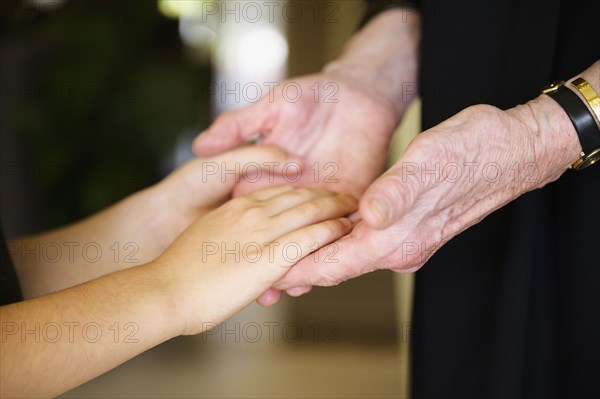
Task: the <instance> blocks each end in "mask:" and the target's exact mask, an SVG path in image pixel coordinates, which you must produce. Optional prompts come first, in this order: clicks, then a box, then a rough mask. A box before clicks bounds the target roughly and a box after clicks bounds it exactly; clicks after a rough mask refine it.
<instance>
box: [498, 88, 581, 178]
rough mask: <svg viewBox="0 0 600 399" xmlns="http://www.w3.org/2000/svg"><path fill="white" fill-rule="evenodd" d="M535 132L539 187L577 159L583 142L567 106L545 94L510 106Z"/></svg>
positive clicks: (534, 160)
mask: <svg viewBox="0 0 600 399" xmlns="http://www.w3.org/2000/svg"><path fill="white" fill-rule="evenodd" d="M507 112H508V113H509V114H512V115H513V116H515V117H516V118H517V119H519V120H520V121H521V122H522V123H523V124H524V126H526V128H527V129H528V130H529V131H530V132H532V133H533V137H534V138H535V139H534V142H533V143H532V145H533V147H534V148H533V154H534V155H533V156H534V158H535V159H533V162H535V164H536V167H537V170H539V171H540V172H541V173H540V175H539V187H543V186H544V185H546V184H548V183H550V182H552V181H554V180H556V179H558V178H559V177H560V176H561V175H562V174H563V173H564V172H565V171H567V170H568V169H569V167H570V166H571V165H572V164H573V163H574V162H576V161H577V160H578V159H579V157H580V153H581V144H580V142H579V137H578V135H577V132H576V131H575V127H574V126H573V123H572V122H571V120H570V119H569V116H568V115H567V113H566V112H565V110H564V109H563V108H562V107H561V106H560V105H559V104H558V103H557V102H556V101H554V100H553V99H552V98H550V97H549V96H547V95H541V96H539V97H538V98H536V99H534V100H531V101H529V102H528V103H527V104H525V105H519V106H517V107H515V108H511V109H509V110H507Z"/></svg>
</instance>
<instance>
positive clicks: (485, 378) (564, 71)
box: [380, 0, 600, 398]
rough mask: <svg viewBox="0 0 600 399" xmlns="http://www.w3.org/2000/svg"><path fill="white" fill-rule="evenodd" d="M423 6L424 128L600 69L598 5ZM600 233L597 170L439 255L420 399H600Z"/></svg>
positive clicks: (420, 309)
mask: <svg viewBox="0 0 600 399" xmlns="http://www.w3.org/2000/svg"><path fill="white" fill-rule="evenodd" d="M380 3H381V2H380ZM419 8H420V10H421V15H422V18H423V37H422V48H421V75H420V90H421V97H422V100H423V127H424V129H427V128H430V127H432V126H434V125H436V124H438V123H439V122H441V121H443V120H445V119H447V118H448V117H450V116H452V115H454V114H456V113H457V112H459V111H460V110H462V109H464V108H465V107H467V106H470V105H473V104H479V103H487V104H492V105H495V106H498V107H501V108H509V107H513V106H515V105H517V104H519V103H524V102H526V101H528V100H530V99H533V98H535V97H537V96H538V95H539V94H538V93H539V90H540V88H541V87H542V86H544V84H545V83H547V82H549V81H551V80H562V79H568V78H571V77H573V76H575V75H577V74H578V73H579V72H581V71H583V70H584V69H586V68H588V67H589V66H590V65H592V64H593V63H594V62H595V61H597V60H598V59H600V40H598V29H599V26H600V25H599V18H600V1H598V0H590V1H567V0H563V1H561V0H544V1H532V0H504V1H463V0H422V1H421V2H420V4H419ZM596 89H598V88H596ZM598 226H600V166H595V167H591V168H588V169H586V170H584V171H582V172H567V173H565V175H564V176H563V177H561V178H560V179H559V180H558V181H557V182H555V183H552V184H550V185H549V186H547V187H545V188H544V189H541V190H537V191H534V192H531V193H528V194H526V195H524V196H522V197H521V198H519V199H518V200H516V201H514V202H513V203H511V204H509V205H508V206H506V207H504V208H502V209H501V210H499V211H497V212H495V213H494V214H492V215H490V216H489V217H487V218H486V219H485V220H484V221H482V222H481V223H479V224H478V225H476V226H474V227H472V228H470V229H469V230H467V231H466V232H464V233H462V234H461V235H459V236H458V237H456V238H455V239H453V240H452V241H451V242H449V243H448V244H447V245H446V246H444V247H443V248H442V249H441V250H440V251H438V252H437V254H436V255H434V256H433V258H432V259H431V260H430V261H429V262H428V263H427V265H425V267H423V268H422V269H421V270H420V271H419V272H417V275H416V289H415V304H414V320H413V331H412V334H413V335H412V350H413V352H412V354H413V363H412V366H413V367H412V393H413V396H414V397H417V398H420V397H440V398H442V397H443V398H448V397H460V398H481V397H492V398H493V397H499V398H514V397H527V398H535V397H539V398H552V397H592V396H594V397H597V395H598V393H600V363H599V359H600V341H599V339H598V337H599V336H600V335H599V332H600V257H599V256H598V254H599V252H598V247H596V245H598V238H599V236H598V228H599V227H598Z"/></svg>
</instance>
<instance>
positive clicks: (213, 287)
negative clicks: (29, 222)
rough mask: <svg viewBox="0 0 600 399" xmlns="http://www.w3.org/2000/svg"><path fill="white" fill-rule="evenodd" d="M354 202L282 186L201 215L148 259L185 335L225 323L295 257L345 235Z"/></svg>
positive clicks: (351, 199) (312, 191) (316, 191)
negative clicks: (161, 279) (153, 259)
mask: <svg viewBox="0 0 600 399" xmlns="http://www.w3.org/2000/svg"><path fill="white" fill-rule="evenodd" d="M356 206H357V201H356V200H355V199H354V198H353V197H351V196H349V195H345V194H334V193H331V192H328V191H325V190H323V189H307V188H300V189H294V188H292V187H289V186H279V187H271V188H267V189H264V190H260V191H256V192H255V193H253V194H251V195H248V196H245V197H240V198H236V199H233V200H231V201H229V202H227V203H226V204H224V205H222V206H221V207H219V208H218V209H216V210H214V211H212V212H210V213H208V214H207V215H205V216H204V217H202V218H200V219H199V220H198V221H197V222H196V223H194V224H193V225H192V226H191V227H190V228H188V229H187V230H186V231H185V232H184V233H183V234H182V235H181V236H180V237H179V238H177V240H175V242H174V243H173V245H171V246H170V247H169V248H168V249H167V250H166V251H165V252H164V253H163V255H161V256H160V257H159V258H158V259H157V261H156V262H155V263H154V264H153V267H155V268H156V273H161V274H163V275H164V279H165V281H166V282H167V289H169V290H171V292H174V293H175V294H174V296H173V297H172V298H173V304H172V307H173V309H174V312H177V314H176V315H175V317H176V320H178V321H181V332H182V334H186V335H189V334H197V333H200V332H203V331H205V330H206V329H208V328H210V327H211V326H213V325H214V323H220V322H222V321H224V320H225V319H227V318H228V317H230V316H231V315H233V314H234V313H236V312H238V311H239V310H241V309H242V308H243V307H245V306H246V305H248V304H249V303H251V302H252V301H253V300H255V299H256V298H257V297H258V296H259V295H260V294H262V293H263V292H264V291H266V290H267V289H269V287H271V285H273V283H274V282H275V281H277V280H278V279H279V278H281V277H282V276H283V275H284V274H285V273H287V271H288V270H289V268H290V267H291V266H293V265H294V264H295V263H296V262H298V261H299V260H300V259H302V258H303V257H305V256H312V255H310V254H311V253H312V252H313V251H315V250H317V249H318V248H321V247H323V246H325V245H327V244H329V243H331V242H333V241H335V240H337V239H338V238H340V237H342V236H344V235H345V234H347V233H348V232H349V231H350V230H351V223H350V222H349V221H348V220H347V219H345V218H342V217H343V216H345V215H348V214H349V213H352V212H354V211H355V210H356ZM340 218H341V219H340ZM330 261H331V262H335V248H332V255H331V259H330ZM324 273H326V271H324Z"/></svg>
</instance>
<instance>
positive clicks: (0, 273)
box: [0, 221, 23, 306]
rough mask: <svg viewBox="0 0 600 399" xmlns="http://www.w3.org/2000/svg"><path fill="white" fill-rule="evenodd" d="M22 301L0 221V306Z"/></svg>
mask: <svg viewBox="0 0 600 399" xmlns="http://www.w3.org/2000/svg"><path fill="white" fill-rule="evenodd" d="M22 300H23V295H21V286H20V285H19V280H18V278H17V273H16V272H15V268H14V267H13V263H12V260H11V259H10V254H9V252H8V247H7V246H6V241H5V240H4V233H3V232H2V222H1V221H0V306H2V305H8V304H11V303H14V302H19V301H22Z"/></svg>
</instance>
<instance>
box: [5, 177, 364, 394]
mask: <svg viewBox="0 0 600 399" xmlns="http://www.w3.org/2000/svg"><path fill="white" fill-rule="evenodd" d="M355 208H356V200H354V199H353V198H352V197H349V196H346V195H338V194H332V193H329V192H326V191H323V190H321V189H292V188H290V187H274V188H269V189H265V190H261V191H257V192H255V193H254V194H252V195H249V196H246V197H240V198H237V199H234V200H231V201H229V202H227V203H226V204H224V205H222V206H221V207H219V208H217V209H216V210H214V211H212V212H210V213H208V214H206V215H205V216H203V217H201V218H200V219H199V220H198V221H197V222H195V223H194V224H193V225H192V226H190V227H189V228H188V229H187V230H186V231H185V232H183V234H181V235H180V237H178V238H177V240H175V242H174V243H173V244H172V245H171V246H170V247H169V248H168V249H167V250H166V251H165V252H164V253H163V254H162V255H161V256H160V257H159V258H158V259H156V260H155V261H153V262H151V263H148V264H146V265H143V266H138V267H135V268H131V269H128V270H123V271H119V272H116V273H113V274H110V275H107V276H104V277H102V278H99V279H97V280H94V281H91V282H88V283H85V284H82V285H79V286H76V287H73V288H69V289H66V290H64V291H60V292H57V293H54V294H50V295H46V296H42V297H39V298H35V299H32V300H28V301H25V302H20V303H16V304H13V305H9V306H5V307H0V320H1V326H2V337H1V340H0V381H2V384H0V396H1V397H47V396H55V395H58V394H60V393H62V392H65V391H66V390H68V389H71V388H73V387H75V386H77V385H80V384H82V383H84V382H86V381H88V380H90V379H92V378H94V377H96V376H98V375H100V374H102V373H104V372H106V371H108V370H110V369H112V368H114V367H116V366H117V365H119V364H121V363H123V362H125V361H126V360H128V359H130V358H132V357H134V356H136V355H138V354H139V353H141V352H143V351H145V350H147V349H148V348H151V347H153V346H155V345H157V344H159V343H161V342H164V341H166V340H168V339H170V338H172V337H175V336H178V335H181V334H197V333H201V332H203V331H205V330H206V329H207V328H210V327H211V326H213V325H214V323H220V322H222V321H223V320H225V319H226V318H227V317H229V316H230V315H232V314H234V313H235V312H237V311H239V310H240V309H242V308H243V307H244V306H246V305H247V304H249V303H251V302H252V301H253V300H254V299H255V298H256V297H258V295H260V294H261V293H262V292H263V291H265V290H266V289H268V288H269V287H270V286H271V285H272V284H273V283H274V282H275V281H276V280H278V279H279V278H280V277H282V276H283V275H284V274H285V273H286V272H287V271H288V269H289V267H291V266H292V265H293V264H294V263H296V262H297V261H298V260H299V259H300V258H301V257H304V256H307V255H308V254H309V253H310V252H312V251H314V250H316V249H317V248H318V247H321V246H323V245H326V244H328V243H330V242H332V241H334V240H336V239H338V238H339V237H341V236H343V235H344V234H346V233H348V232H349V231H350V223H349V222H348V221H347V220H346V219H339V218H341V217H343V216H344V215H346V214H348V213H350V212H353V211H354V210H355Z"/></svg>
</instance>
